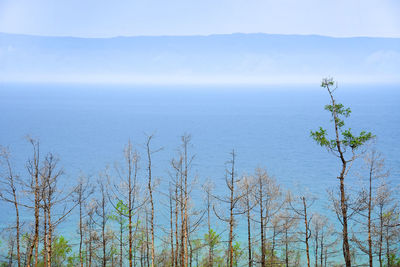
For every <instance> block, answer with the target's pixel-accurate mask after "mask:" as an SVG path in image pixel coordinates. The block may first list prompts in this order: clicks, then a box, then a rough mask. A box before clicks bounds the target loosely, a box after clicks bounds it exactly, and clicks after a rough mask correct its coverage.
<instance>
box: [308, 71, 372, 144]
mask: <svg viewBox="0 0 400 267" xmlns="http://www.w3.org/2000/svg"><path fill="white" fill-rule="evenodd" d="M334 85H335V82H334V81H333V80H332V79H324V80H323V81H322V84H321V86H322V87H324V88H327V89H328V92H329V94H330V95H331V97H332V101H331V104H330V105H326V106H325V110H327V111H329V112H330V113H331V115H332V121H334V123H335V127H336V128H337V130H338V135H339V136H338V139H339V140H338V141H337V139H336V137H335V138H330V137H328V134H327V130H326V129H323V128H322V127H320V128H319V130H317V131H311V137H312V138H313V139H314V141H315V142H317V143H318V144H319V145H320V146H322V147H325V148H327V149H328V150H330V151H337V150H338V148H339V146H340V147H341V148H342V149H346V148H350V149H351V150H352V151H355V150H356V149H358V148H360V147H361V146H362V145H364V144H365V143H366V142H367V141H369V140H371V139H372V138H374V135H372V133H370V132H366V131H362V132H361V133H360V134H359V135H355V134H353V133H352V132H351V128H349V129H344V126H345V121H344V119H343V118H348V117H349V116H350V114H351V109H350V108H345V107H344V106H343V105H342V104H339V103H335V101H334V100H333V95H332V94H333V91H334V90H332V89H331V86H334Z"/></svg>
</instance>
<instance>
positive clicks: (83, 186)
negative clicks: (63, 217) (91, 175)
mask: <svg viewBox="0 0 400 267" xmlns="http://www.w3.org/2000/svg"><path fill="white" fill-rule="evenodd" d="M93 191H94V188H93V187H92V186H91V185H90V184H89V180H88V179H85V178H84V177H83V176H80V177H79V180H78V185H77V186H76V187H75V190H74V195H75V201H76V203H77V205H78V208H79V230H78V232H79V252H78V254H79V263H80V265H81V267H83V255H82V249H83V237H84V224H83V220H84V218H85V214H84V207H85V204H86V201H87V199H88V198H89V197H90V195H91V194H92V193H93Z"/></svg>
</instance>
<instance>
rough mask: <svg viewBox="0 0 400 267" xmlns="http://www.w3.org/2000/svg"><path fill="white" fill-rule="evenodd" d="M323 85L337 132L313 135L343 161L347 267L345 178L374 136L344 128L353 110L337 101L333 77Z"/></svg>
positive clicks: (347, 256)
mask: <svg viewBox="0 0 400 267" xmlns="http://www.w3.org/2000/svg"><path fill="white" fill-rule="evenodd" d="M321 87H323V88H326V89H327V91H328V93H329V97H330V104H329V105H326V106H325V110H327V111H329V112H330V113H331V115H332V121H333V126H334V131H335V134H334V138H333V139H328V137H327V131H326V130H324V129H323V128H322V127H320V129H319V130H318V131H315V132H313V131H312V132H311V137H312V138H313V139H314V140H315V141H316V142H317V143H318V144H319V145H321V146H323V147H325V148H326V149H327V150H328V151H329V152H331V153H333V154H334V155H335V156H336V157H337V158H339V159H340V162H341V170H340V173H339V176H338V177H337V178H338V179H339V181H340V209H341V218H340V219H341V223H342V225H343V257H344V260H345V263H346V267H351V255H350V245H349V233H348V214H347V212H348V203H347V197H346V190H345V184H344V179H345V177H346V176H347V174H348V172H349V170H350V168H351V166H352V164H353V162H354V160H355V159H356V158H357V157H358V156H359V155H358V154H356V152H357V150H358V149H359V148H361V147H362V146H363V145H364V144H365V143H366V142H367V141H368V140H370V139H372V138H373V137H374V136H373V135H372V134H371V133H370V132H365V131H362V132H361V133H360V134H359V135H358V136H355V135H353V133H352V132H351V131H350V129H348V130H347V129H344V128H343V127H344V120H343V119H342V118H341V117H345V118H347V117H349V116H350V113H351V110H350V108H344V106H343V105H342V104H339V103H337V102H336V99H335V98H334V95H333V94H334V91H335V90H336V89H337V84H336V83H335V82H334V81H333V79H323V80H322V84H321ZM347 150H350V152H351V156H349V157H347V156H346V155H347V153H346V152H347Z"/></svg>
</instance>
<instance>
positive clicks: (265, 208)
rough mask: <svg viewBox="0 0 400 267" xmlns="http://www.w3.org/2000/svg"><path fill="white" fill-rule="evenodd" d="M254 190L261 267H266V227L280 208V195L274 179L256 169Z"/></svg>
mask: <svg viewBox="0 0 400 267" xmlns="http://www.w3.org/2000/svg"><path fill="white" fill-rule="evenodd" d="M255 180H256V188H255V192H254V198H255V201H256V202H257V205H258V210H257V212H258V213H259V221H256V220H255V219H254V220H255V221H256V222H258V223H259V225H260V237H261V241H260V243H261V251H260V252H261V266H262V267H265V266H266V254H265V253H266V242H265V240H266V226H267V224H268V223H269V222H270V221H271V219H272V218H273V217H274V216H275V214H276V213H277V212H278V211H279V210H280V208H281V207H282V204H283V202H281V201H279V200H280V198H281V196H282V193H281V190H280V187H279V185H278V184H277V183H276V181H275V179H273V178H272V177H271V176H269V175H268V173H267V171H266V170H265V169H261V168H257V169H256V171H255Z"/></svg>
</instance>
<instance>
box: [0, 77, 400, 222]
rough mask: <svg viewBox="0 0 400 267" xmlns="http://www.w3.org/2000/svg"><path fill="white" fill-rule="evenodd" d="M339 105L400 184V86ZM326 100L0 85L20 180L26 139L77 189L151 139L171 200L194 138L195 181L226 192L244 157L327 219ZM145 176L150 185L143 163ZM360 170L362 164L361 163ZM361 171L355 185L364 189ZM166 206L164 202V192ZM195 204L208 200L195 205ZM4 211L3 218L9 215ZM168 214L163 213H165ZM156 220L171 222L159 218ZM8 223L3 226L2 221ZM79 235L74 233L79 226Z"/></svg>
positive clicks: (3, 138) (366, 89) (3, 121)
mask: <svg viewBox="0 0 400 267" xmlns="http://www.w3.org/2000/svg"><path fill="white" fill-rule="evenodd" d="M336 97H337V99H338V101H339V102H341V103H343V104H344V105H345V106H349V107H351V109H352V111H353V113H352V116H351V118H350V119H349V120H348V126H349V127H351V128H352V129H353V130H354V131H356V132H357V131H360V130H362V129H366V130H369V131H371V132H372V133H373V134H375V135H376V136H377V139H376V144H375V147H376V148H377V149H378V150H379V151H380V152H382V153H383V155H384V156H385V158H386V167H387V168H388V169H389V170H390V174H391V175H390V180H391V181H392V183H393V184H394V185H396V186H398V185H400V142H399V141H398V138H399V136H400V105H399V100H400V86H388V85H385V86H383V85H382V86H380V85H374V86H354V85H343V86H341V87H340V88H339V89H338V90H337V95H336ZM328 102H329V98H328V94H327V92H326V91H324V89H322V88H320V87H319V86H318V84H315V85H309V86H302V87H293V86H292V87H283V86H274V87H272V86H271V87H245V86H242V87H231V88H229V87H212V86H209V87H184V86H180V87H171V86H166V87H162V86H159V87H146V86H116V85H109V86H108V85H101V86H99V85H73V84H62V85H60V84H1V85H0V127H1V128H0V129H1V130H0V144H1V145H4V146H8V147H9V148H10V150H11V151H12V152H13V160H14V162H15V165H16V168H17V169H18V170H19V171H20V173H21V175H26V172H25V171H24V164H25V161H26V159H27V158H28V157H29V156H30V146H29V144H28V143H27V142H26V139H25V136H26V135H28V134H29V135H30V136H32V137H35V138H38V139H39V140H40V142H41V151H42V152H43V153H44V152H47V151H51V152H54V153H56V154H57V155H58V156H59V158H60V160H61V161H60V163H61V165H62V166H63V167H64V170H65V177H67V178H68V179H67V180H68V181H69V182H71V183H73V181H74V180H75V179H76V177H77V175H78V174H79V173H80V172H84V173H86V174H88V175H93V176H96V175H97V173H98V172H99V171H101V170H103V169H104V168H105V166H107V165H109V166H112V165H113V164H114V162H115V161H121V160H122V156H123V154H122V151H123V147H124V145H125V144H126V143H127V142H128V140H129V139H130V140H131V141H132V142H133V144H134V145H136V147H137V148H138V150H139V151H141V152H144V146H143V144H144V141H145V138H146V134H152V133H154V134H155V138H154V142H153V147H154V148H155V149H156V148H160V147H162V148H163V150H162V151H160V152H158V153H156V154H154V159H153V161H154V162H153V163H154V168H155V169H154V175H155V176H156V177H158V178H159V179H160V181H161V182H160V183H161V184H160V186H159V191H164V192H165V191H166V186H165V185H167V182H168V180H169V174H168V172H169V171H170V170H171V169H170V167H169V162H170V160H171V159H172V157H174V156H176V154H177V147H178V146H179V141H180V136H181V135H183V134H185V133H188V134H191V135H192V146H191V148H190V152H191V153H192V154H193V155H195V160H194V165H193V168H192V177H194V176H197V181H198V182H197V184H198V185H200V184H202V183H203V181H205V180H206V179H211V180H212V181H213V182H214V183H215V184H216V188H217V193H218V194H223V193H224V180H223V178H224V169H225V162H226V161H227V160H229V152H230V151H231V150H232V149H235V151H236V153H237V171H238V173H240V174H243V173H252V172H253V170H254V168H256V167H258V166H260V167H266V168H267V170H268V172H269V173H270V174H271V175H273V176H274V177H275V178H276V179H277V181H278V183H280V184H281V185H282V188H283V189H284V190H287V189H291V190H292V191H294V192H297V191H299V190H301V191H303V190H305V189H306V190H308V191H309V192H310V193H311V194H314V195H315V196H317V197H319V199H320V200H319V201H318V202H317V204H315V206H314V207H313V208H314V209H315V211H321V212H326V209H325V208H326V206H327V205H328V204H329V201H328V200H327V193H326V190H327V189H328V188H331V187H332V186H335V185H336V184H337V179H336V178H335V177H336V176H337V174H338V167H339V161H337V159H336V158H335V157H334V156H332V155H331V154H329V153H327V151H326V150H324V149H323V148H321V147H319V146H318V145H316V144H315V143H314V142H313V141H312V140H311V138H310V130H316V129H318V127H319V126H323V127H326V128H328V129H331V128H330V127H331V124H330V117H329V114H328V113H327V112H326V111H324V110H323V107H324V105H325V104H327V103H328ZM142 158H143V161H142V173H141V176H142V177H143V179H144V178H145V173H144V171H145V170H144V169H145V164H146V162H145V160H144V159H145V157H144V155H143V157H142ZM359 163H360V164H361V163H362V160H360V161H359ZM360 164H356V165H355V166H354V170H355V171H354V172H351V173H350V175H349V177H348V180H347V182H348V184H349V185H351V186H354V187H357V186H358V184H359V177H358V176H357V175H355V174H356V170H358V169H359V166H360ZM158 197H159V198H160V199H162V198H163V197H162V196H161V194H160V193H159V196H158ZM194 197H195V198H197V200H198V201H201V199H200V198H199V197H198V196H194ZM9 209H10V208H9V206H7V205H6V204H4V203H1V204H0V210H1V211H2V212H3V211H4V212H7V211H9ZM160 210H163V209H160ZM157 216H158V220H159V222H162V220H163V219H162V218H163V217H164V216H167V214H164V213H162V212H161V211H159V214H158V215H157ZM1 220H2V223H5V222H4V219H1ZM74 227H75V226H74Z"/></svg>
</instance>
